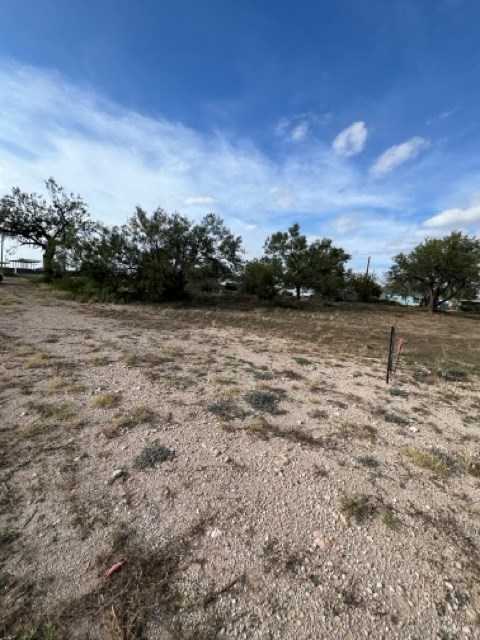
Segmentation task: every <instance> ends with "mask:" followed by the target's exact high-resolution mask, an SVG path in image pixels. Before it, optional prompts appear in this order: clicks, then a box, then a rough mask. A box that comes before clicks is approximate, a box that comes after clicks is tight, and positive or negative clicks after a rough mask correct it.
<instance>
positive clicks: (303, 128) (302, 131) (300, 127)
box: [291, 120, 310, 142]
mask: <svg viewBox="0 0 480 640" xmlns="http://www.w3.org/2000/svg"><path fill="white" fill-rule="evenodd" d="M309 129H310V123H309V122H307V121H306V120H303V121H302V122H300V124H297V126H296V127H295V128H294V129H293V130H292V135H291V139H292V140H293V141H294V142H299V141H300V140H303V139H304V138H305V136H306V135H307V133H308V130H309Z"/></svg>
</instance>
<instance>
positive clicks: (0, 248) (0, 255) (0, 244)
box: [0, 233, 5, 269]
mask: <svg viewBox="0 0 480 640" xmlns="http://www.w3.org/2000/svg"><path fill="white" fill-rule="evenodd" d="M4 242H5V235H4V234H3V233H2V235H1V237H0V268H2V269H3V243H4Z"/></svg>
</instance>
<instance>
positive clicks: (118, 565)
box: [104, 560, 125, 578]
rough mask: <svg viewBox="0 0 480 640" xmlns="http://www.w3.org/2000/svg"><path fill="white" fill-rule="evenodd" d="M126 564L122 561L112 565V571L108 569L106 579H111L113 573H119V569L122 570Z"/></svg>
mask: <svg viewBox="0 0 480 640" xmlns="http://www.w3.org/2000/svg"><path fill="white" fill-rule="evenodd" d="M124 564H125V561H124V560H122V561H121V562H116V563H115V564H112V566H111V567H110V569H107V570H106V571H105V574H104V576H105V578H109V577H110V576H111V575H112V573H115V571H118V570H119V569H121V568H122V567H123V565H124Z"/></svg>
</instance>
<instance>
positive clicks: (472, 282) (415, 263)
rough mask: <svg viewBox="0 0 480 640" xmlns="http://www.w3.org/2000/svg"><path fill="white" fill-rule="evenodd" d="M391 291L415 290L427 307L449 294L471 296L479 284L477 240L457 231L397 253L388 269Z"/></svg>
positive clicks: (435, 305) (434, 306) (479, 247)
mask: <svg viewBox="0 0 480 640" xmlns="http://www.w3.org/2000/svg"><path fill="white" fill-rule="evenodd" d="M388 284H389V286H390V289H391V290H392V291H393V292H398V293H401V294H403V295H405V294H406V293H411V294H419V295H421V296H423V297H424V298H426V300H427V303H428V308H429V310H430V311H432V312H433V311H436V310H437V309H438V307H439V305H440V304H441V303H442V302H446V301H447V300H451V299H452V298H461V297H465V298H468V297H474V296H475V295H476V294H477V292H478V289H479V287H480V240H478V239H477V238H475V237H470V236H468V235H466V234H463V233H461V232H460V231H454V232H453V233H451V234H450V235H449V236H446V237H445V238H441V239H437V238H431V239H427V240H425V241H424V242H422V243H421V244H419V245H418V246H416V247H415V248H414V249H413V251H411V253H409V254H408V255H405V254H404V253H399V254H398V255H397V256H395V258H394V263H393V265H392V267H391V268H390V271H389V272H388Z"/></svg>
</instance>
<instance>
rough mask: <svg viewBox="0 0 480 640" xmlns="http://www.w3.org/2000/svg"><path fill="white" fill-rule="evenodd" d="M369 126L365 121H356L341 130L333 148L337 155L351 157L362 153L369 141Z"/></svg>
mask: <svg viewBox="0 0 480 640" xmlns="http://www.w3.org/2000/svg"><path fill="white" fill-rule="evenodd" d="M367 136H368V131H367V126H366V124H365V122H354V123H353V124H351V125H350V126H349V127H347V128H346V129H344V130H343V131H341V132H340V133H339V134H338V136H337V137H336V138H335V140H334V141H333V144H332V148H333V150H334V152H335V153H336V154H337V156H341V157H343V158H350V157H351V156H356V155H357V154H358V153H361V152H362V151H363V149H364V148H365V144H366V142H367Z"/></svg>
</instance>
